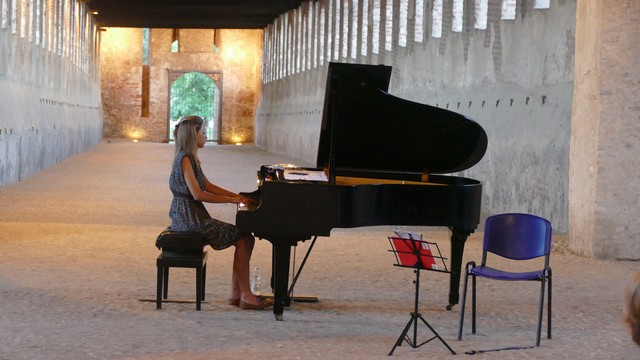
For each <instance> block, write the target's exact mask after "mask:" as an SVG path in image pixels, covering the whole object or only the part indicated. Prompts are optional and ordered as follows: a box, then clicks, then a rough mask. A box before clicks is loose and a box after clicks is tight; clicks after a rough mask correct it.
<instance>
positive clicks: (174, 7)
mask: <svg viewBox="0 0 640 360" xmlns="http://www.w3.org/2000/svg"><path fill="white" fill-rule="evenodd" d="M84 2H85V3H87V5H88V7H89V9H90V11H92V12H97V15H95V16H96V23H97V25H98V26H101V27H136V28H170V29H171V28H173V29H175V28H183V29H184V28H192V29H263V28H265V27H266V26H267V25H269V24H271V23H272V22H273V21H274V20H275V19H276V18H277V17H278V16H279V15H280V14H283V13H286V12H287V11H289V10H292V9H296V8H298V7H299V6H300V4H302V3H304V2H306V1H305V0H235V1H234V0H84Z"/></svg>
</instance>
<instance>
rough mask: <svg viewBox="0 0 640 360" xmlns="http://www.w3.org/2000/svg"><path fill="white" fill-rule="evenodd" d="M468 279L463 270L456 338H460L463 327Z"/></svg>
mask: <svg viewBox="0 0 640 360" xmlns="http://www.w3.org/2000/svg"><path fill="white" fill-rule="evenodd" d="M468 280H469V272H468V271H467V272H465V275H464V285H463V287H462V302H461V304H460V322H459V324H458V340H462V328H463V327H464V308H465V305H466V303H467V281H468Z"/></svg>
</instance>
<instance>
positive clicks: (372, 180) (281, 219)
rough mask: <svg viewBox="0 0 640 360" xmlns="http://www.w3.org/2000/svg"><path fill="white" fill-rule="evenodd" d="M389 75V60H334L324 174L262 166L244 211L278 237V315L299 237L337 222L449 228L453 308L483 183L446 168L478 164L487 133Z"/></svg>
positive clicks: (242, 215)
mask: <svg viewBox="0 0 640 360" xmlns="http://www.w3.org/2000/svg"><path fill="white" fill-rule="evenodd" d="M390 77H391V67H389V66H384V65H361V64H342V63H330V64H329V67H328V75H327V85H326V91H325V99H324V109H323V116H322V127H321V132H320V142H319V147H318V156H317V163H316V165H317V166H318V169H316V170H317V171H320V172H323V173H325V174H327V179H326V181H305V180H299V179H296V180H287V179H286V177H284V176H283V173H284V172H283V171H281V170H282V169H276V170H275V171H266V170H265V167H262V169H261V171H259V176H260V179H259V180H260V181H259V182H260V183H261V185H260V187H259V190H258V191H257V193H258V194H259V198H258V201H259V205H258V206H257V207H254V208H252V209H248V210H245V211H238V213H237V215H236V226H237V227H238V228H239V229H240V230H242V231H249V232H252V233H253V234H254V235H255V236H256V237H258V238H262V239H266V240H268V241H269V242H271V244H272V245H273V264H272V265H273V266H272V268H273V273H272V286H273V291H274V307H273V312H274V314H275V316H276V319H278V320H282V314H283V310H284V307H285V306H289V303H290V301H291V299H290V298H289V295H288V286H289V283H288V282H289V263H290V256H291V247H292V246H295V245H296V244H297V243H298V242H299V241H305V240H308V239H311V238H315V237H316V236H329V235H330V232H331V230H332V229H334V228H351V227H361V226H375V225H413V226H446V227H448V228H450V229H451V232H452V235H451V260H450V261H451V263H450V271H451V273H450V288H449V305H447V309H451V307H452V306H453V305H455V304H457V303H458V295H459V294H458V288H459V283H460V271H461V267H462V255H463V251H464V245H465V241H466V239H467V237H468V236H469V234H471V233H472V232H473V231H474V230H475V229H476V226H477V225H478V222H479V219H480V202H481V196H482V184H481V183H480V182H479V181H477V180H474V179H469V178H464V177H458V176H446V175H438V174H450V173H455V172H459V171H462V170H465V169H468V168H470V167H472V166H473V165H475V164H476V163H477V162H478V161H480V159H482V157H483V156H484V153H485V151H486V148H487V135H486V133H485V131H484V130H483V129H482V127H481V126H480V125H478V124H477V123H476V122H474V121H473V120H471V119H469V118H467V117H465V116H463V115H461V114H457V113H455V112H452V111H448V110H445V109H441V108H437V107H432V106H429V105H424V104H419V103H416V102H412V101H408V100H404V99H400V98H398V97H395V96H393V95H390V94H388V93H387V90H388V86H389V80H390ZM272 170H273V169H272Z"/></svg>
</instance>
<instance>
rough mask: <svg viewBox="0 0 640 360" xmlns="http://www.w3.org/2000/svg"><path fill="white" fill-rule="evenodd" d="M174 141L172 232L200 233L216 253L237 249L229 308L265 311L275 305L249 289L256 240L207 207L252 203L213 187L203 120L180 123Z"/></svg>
mask: <svg viewBox="0 0 640 360" xmlns="http://www.w3.org/2000/svg"><path fill="white" fill-rule="evenodd" d="M174 138H175V142H176V153H175V158H174V161H173V168H172V170H171V176H170V177H169V188H170V189H171V192H172V193H173V201H172V202H171V209H170V211H169V216H170V217H171V230H174V231H193V232H197V233H200V234H202V235H203V236H204V238H205V241H206V242H207V243H208V244H209V245H210V246H211V247H212V248H213V249H215V250H222V249H226V248H228V247H230V246H232V245H233V246H234V247H235V252H234V257H233V270H232V277H231V297H230V298H229V304H230V305H236V306H239V307H240V308H242V309H254V310H260V309H264V308H265V307H267V306H269V305H271V304H270V303H267V302H266V301H264V300H262V299H260V298H259V297H257V296H255V295H254V294H253V293H252V292H251V289H250V286H249V261H250V259H251V253H252V252H253V246H254V244H255V239H254V238H253V236H252V235H251V234H241V233H239V232H238V229H237V228H236V227H235V226H234V225H231V224H228V223H225V222H222V221H220V220H217V219H214V218H212V217H211V216H210V215H209V213H208V212H207V210H206V208H205V206H204V204H203V202H209V203H233V204H239V203H245V204H247V203H250V202H251V201H252V200H250V199H247V198H245V197H243V196H241V195H239V194H236V193H233V192H231V191H228V190H225V189H223V188H221V187H219V186H216V185H214V184H212V183H210V182H209V180H208V179H207V177H206V176H205V175H204V172H203V171H202V168H201V167H200V160H199V159H198V155H197V152H198V149H199V148H202V147H204V144H205V141H206V140H207V135H206V134H205V126H204V120H203V119H202V118H201V117H199V116H186V117H183V118H182V119H180V121H179V122H178V124H176V126H175V129H174Z"/></svg>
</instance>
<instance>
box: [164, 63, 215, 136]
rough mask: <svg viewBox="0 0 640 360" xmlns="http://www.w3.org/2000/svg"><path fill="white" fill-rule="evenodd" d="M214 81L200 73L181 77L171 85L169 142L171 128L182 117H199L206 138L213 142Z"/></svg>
mask: <svg viewBox="0 0 640 360" xmlns="http://www.w3.org/2000/svg"><path fill="white" fill-rule="evenodd" d="M215 91H216V86H215V83H214V81H213V80H212V79H211V78H210V77H208V76H207V75H205V74H203V73H200V72H190V73H186V74H184V75H181V76H180V77H179V78H177V79H176V81H174V83H173V84H172V85H171V94H170V101H171V103H170V106H169V109H170V114H169V140H170V141H173V140H174V139H173V127H174V126H175V124H176V122H178V120H180V118H181V117H183V116H188V115H198V116H201V117H202V118H203V119H204V120H205V123H206V124H207V138H208V139H209V140H214V137H213V134H214V131H215V129H214V128H213V127H214V121H213V120H214V114H215V112H214V111H215V109H214V96H215Z"/></svg>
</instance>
